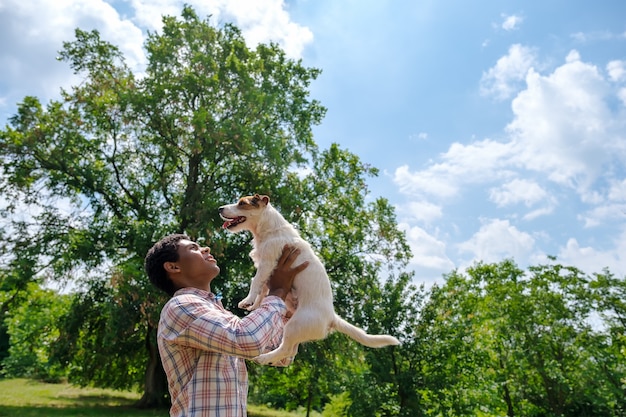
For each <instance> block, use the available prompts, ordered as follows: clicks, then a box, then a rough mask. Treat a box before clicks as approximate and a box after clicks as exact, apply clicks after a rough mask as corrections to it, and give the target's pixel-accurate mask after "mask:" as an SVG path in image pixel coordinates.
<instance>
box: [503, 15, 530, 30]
mask: <svg viewBox="0 0 626 417" xmlns="http://www.w3.org/2000/svg"><path fill="white" fill-rule="evenodd" d="M502 18H503V22H502V26H501V27H502V29H504V30H506V31H511V30H516V29H519V26H520V25H521V24H522V22H523V21H524V18H523V17H522V16H517V15H510V16H509V15H505V14H503V15H502Z"/></svg>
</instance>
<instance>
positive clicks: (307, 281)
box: [219, 194, 400, 365]
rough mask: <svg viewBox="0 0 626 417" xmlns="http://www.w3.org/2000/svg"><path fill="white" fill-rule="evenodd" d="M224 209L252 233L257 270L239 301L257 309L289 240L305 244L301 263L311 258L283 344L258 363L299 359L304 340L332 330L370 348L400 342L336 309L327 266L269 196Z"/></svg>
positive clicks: (234, 227)
mask: <svg viewBox="0 0 626 417" xmlns="http://www.w3.org/2000/svg"><path fill="white" fill-rule="evenodd" d="M219 214H220V217H221V218H222V219H223V220H224V224H223V228H224V229H227V230H228V231H230V232H233V233H238V232H241V231H244V230H248V231H250V232H251V233H252V238H253V239H252V245H253V249H252V252H250V257H251V258H252V260H253V261H254V266H255V267H256V269H257V271H256V275H255V276H254V278H253V279H252V283H251V285H250V291H249V293H248V296H247V297H246V298H244V299H243V300H241V302H240V303H239V307H240V308H245V309H247V310H249V311H250V310H254V309H256V308H257V307H258V306H259V304H260V303H261V301H262V300H263V298H264V297H265V296H266V295H267V293H268V287H267V282H268V280H269V277H270V275H271V273H272V271H273V270H274V267H275V266H276V264H277V262H278V259H279V257H280V255H281V253H282V250H283V248H284V246H285V245H290V246H292V247H296V248H299V249H300V255H299V256H298V259H297V262H298V263H301V262H304V261H309V266H308V267H307V268H306V269H305V270H304V271H302V272H300V273H299V274H298V275H296V277H295V280H294V282H293V287H292V292H293V297H294V299H295V305H297V307H296V308H295V311H293V315H292V317H291V318H290V319H289V321H288V322H287V324H286V325H285V328H284V332H283V339H282V342H281V344H280V346H279V347H278V348H277V349H275V350H273V351H271V352H268V353H264V354H262V355H259V356H257V357H256V358H255V360H256V361H257V362H258V363H261V364H265V365H267V364H272V363H278V362H279V361H280V360H282V359H284V358H293V357H295V356H296V354H297V353H298V346H299V345H300V343H303V342H308V341H312V340H321V339H324V338H326V336H328V334H329V332H330V331H331V330H336V331H338V332H341V333H344V334H345V335H347V336H349V337H351V338H352V339H354V340H356V341H357V342H359V343H361V344H362V345H365V346H368V347H373V348H379V347H384V346H392V345H399V344H400V342H399V341H398V339H396V338H395V337H393V336H389V335H370V334H367V333H366V332H365V331H364V330H363V329H360V328H358V327H356V326H354V325H352V324H350V323H348V322H347V321H345V320H344V319H342V318H341V317H339V315H337V314H336V313H335V309H334V306H333V295H332V290H331V287H330V280H329V279H328V274H327V273H326V269H325V268H324V265H323V264H322V262H321V261H320V259H319V258H318V257H317V256H316V255H315V253H314V252H313V249H312V248H311V246H310V245H309V243H308V242H306V241H305V240H303V239H302V238H301V237H300V234H299V233H298V231H297V230H296V229H295V228H294V227H293V226H292V225H291V224H290V223H289V222H287V220H285V218H284V217H283V216H282V215H281V214H280V213H279V212H278V211H277V210H276V209H275V208H274V207H273V206H272V205H271V204H270V198H269V197H268V196H266V195H259V194H255V195H254V196H247V197H242V198H240V199H239V201H238V202H237V203H235V204H228V205H224V206H221V207H220V208H219ZM287 301H289V300H287Z"/></svg>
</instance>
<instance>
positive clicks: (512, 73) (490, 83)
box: [480, 44, 537, 100]
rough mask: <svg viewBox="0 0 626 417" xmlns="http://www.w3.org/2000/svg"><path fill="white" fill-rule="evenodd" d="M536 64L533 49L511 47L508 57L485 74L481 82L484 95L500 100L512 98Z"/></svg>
mask: <svg viewBox="0 0 626 417" xmlns="http://www.w3.org/2000/svg"><path fill="white" fill-rule="evenodd" d="M536 64H537V58H536V56H535V51H534V50H533V48H529V47H526V46H523V45H519V44H514V45H511V47H510V48H509V51H508V53H507V55H505V56H503V57H502V58H500V59H499V60H498V61H497V62H496V65H495V66H494V67H492V68H490V69H489V70H488V71H487V72H484V73H483V75H482V78H481V80H480V87H481V92H482V94H484V95H488V96H493V97H494V98H496V99H499V100H505V99H508V98H511V97H512V96H513V94H515V92H517V91H518V90H519V89H520V88H521V86H522V82H523V81H524V79H525V77H526V74H528V71H529V70H530V69H531V68H532V67H533V66H534V65H536Z"/></svg>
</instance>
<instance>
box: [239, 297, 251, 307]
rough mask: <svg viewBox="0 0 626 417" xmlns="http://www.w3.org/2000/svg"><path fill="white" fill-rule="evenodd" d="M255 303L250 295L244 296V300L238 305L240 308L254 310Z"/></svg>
mask: <svg viewBox="0 0 626 417" xmlns="http://www.w3.org/2000/svg"><path fill="white" fill-rule="evenodd" d="M253 304H254V298H251V297H250V296H248V297H246V298H244V299H243V300H241V301H240V302H239V304H237V305H238V306H239V308H242V309H244V310H252V309H253Z"/></svg>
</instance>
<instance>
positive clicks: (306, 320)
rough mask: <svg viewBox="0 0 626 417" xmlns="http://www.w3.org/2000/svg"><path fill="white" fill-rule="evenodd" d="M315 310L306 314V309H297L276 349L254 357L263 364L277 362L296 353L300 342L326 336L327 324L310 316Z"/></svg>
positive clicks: (314, 313)
mask: <svg viewBox="0 0 626 417" xmlns="http://www.w3.org/2000/svg"><path fill="white" fill-rule="evenodd" d="M316 315H317V314H316V312H311V314H308V312H307V311H306V310H303V309H298V310H296V312H295V313H294V315H293V317H291V318H290V319H289V321H288V322H287V324H286V325H285V328H284V330H283V340H282V342H281V344H280V346H279V347H278V348H277V349H274V350H273V351H271V352H268V353H264V354H262V355H259V356H257V357H256V358H255V360H256V361H257V362H258V363H260V364H263V365H268V364H273V363H278V362H280V361H281V360H283V359H284V358H289V357H293V356H295V355H296V354H297V353H298V346H299V345H300V343H303V342H308V341H311V340H320V339H323V338H325V337H326V336H327V334H328V330H329V324H328V323H325V322H320V320H319V317H318V320H315V319H313V318H312V316H316Z"/></svg>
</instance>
